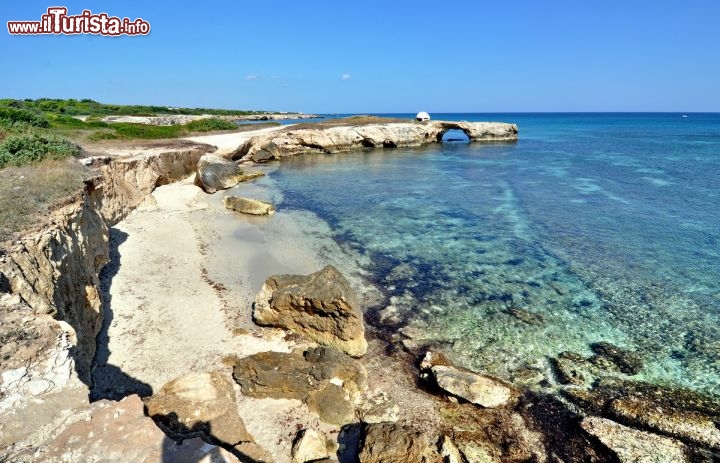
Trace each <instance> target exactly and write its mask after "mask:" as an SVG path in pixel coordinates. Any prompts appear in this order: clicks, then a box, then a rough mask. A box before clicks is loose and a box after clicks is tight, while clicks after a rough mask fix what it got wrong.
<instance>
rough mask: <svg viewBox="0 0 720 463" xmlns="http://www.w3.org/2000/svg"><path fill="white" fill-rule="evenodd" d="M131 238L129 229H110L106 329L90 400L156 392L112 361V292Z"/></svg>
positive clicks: (103, 285)
mask: <svg viewBox="0 0 720 463" xmlns="http://www.w3.org/2000/svg"><path fill="white" fill-rule="evenodd" d="M127 238H128V235H127V233H125V232H122V231H120V230H117V229H115V228H111V229H110V261H109V262H108V264H107V265H105V267H104V268H103V270H102V272H101V273H100V289H101V292H102V305H103V314H104V320H103V325H102V329H101V330H100V333H99V334H98V336H97V350H96V351H95V359H94V362H93V368H92V373H91V374H92V384H91V390H90V401H91V402H94V401H97V400H101V399H110V400H121V399H123V398H125V397H127V396H129V395H132V394H137V395H139V396H140V397H148V396H150V395H152V393H153V390H152V387H151V386H150V385H149V384H147V383H144V382H142V381H139V380H138V379H136V378H133V377H132V376H130V375H128V374H127V373H125V372H124V371H122V369H120V368H118V367H116V366H115V365H111V364H109V363H108V360H109V359H110V348H109V343H110V336H109V329H110V325H111V324H112V321H113V319H114V313H113V308H112V296H111V295H110V288H111V287H112V282H113V278H115V276H116V275H117V273H118V272H119V271H120V266H121V256H120V249H119V248H120V245H121V244H122V243H124V242H125V241H126V240H127Z"/></svg>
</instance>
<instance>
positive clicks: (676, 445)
mask: <svg viewBox="0 0 720 463" xmlns="http://www.w3.org/2000/svg"><path fill="white" fill-rule="evenodd" d="M581 426H582V428H583V429H584V430H585V431H587V432H588V434H590V435H593V436H595V437H597V438H598V439H600V442H602V443H603V445H605V446H607V448H608V449H610V450H611V451H612V452H614V453H615V455H616V456H617V458H618V460H619V461H620V463H635V462H648V463H650V462H652V463H685V462H688V463H689V462H690V459H689V457H688V449H687V447H686V446H685V445H683V444H682V443H680V442H678V441H677V440H675V439H670V438H667V437H662V436H658V435H657V434H651V433H649V432H644V431H638V430H637V429H633V428H629V427H627V426H623V425H621V424H619V423H616V422H614V421H611V420H608V419H605V418H599V417H594V416H593V417H588V418H585V419H584V420H583V421H582V423H581Z"/></svg>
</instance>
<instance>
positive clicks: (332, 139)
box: [233, 121, 518, 162]
mask: <svg viewBox="0 0 720 463" xmlns="http://www.w3.org/2000/svg"><path fill="white" fill-rule="evenodd" d="M448 130H462V131H463V132H465V134H466V135H467V136H468V138H469V139H470V141H473V142H482V141H485V142H487V141H513V140H517V137H518V128H517V126H516V125H515V124H506V123H502V122H451V121H432V122H425V123H416V122H394V123H379V124H362V125H336V126H329V127H327V126H326V127H323V126H320V127H318V128H300V129H293V128H292V127H290V128H289V129H287V130H284V131H275V132H269V133H267V134H262V135H258V136H256V137H252V138H250V139H249V140H248V141H247V142H245V143H244V144H243V145H242V146H240V147H239V148H238V150H237V151H236V152H235V154H234V155H233V158H234V159H242V160H247V161H255V162H265V161H270V160H273V159H280V158H282V157H285V156H294V155H297V154H302V153H338V152H343V151H351V150H355V149H362V148H400V147H411V146H422V145H426V144H429V143H436V142H439V141H441V140H442V136H443V135H444V134H445V133H446V132H447V131H448Z"/></svg>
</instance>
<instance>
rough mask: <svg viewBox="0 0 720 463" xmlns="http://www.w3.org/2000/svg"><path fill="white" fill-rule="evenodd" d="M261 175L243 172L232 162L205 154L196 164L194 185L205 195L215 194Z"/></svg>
mask: <svg viewBox="0 0 720 463" xmlns="http://www.w3.org/2000/svg"><path fill="white" fill-rule="evenodd" d="M262 175H263V174H262V173H261V172H243V171H242V169H241V168H240V166H238V165H237V164H236V163H235V162H233V161H230V160H228V159H225V158H223V157H220V156H216V155H214V154H206V155H204V156H203V157H201V158H200V160H199V161H198V163H197V170H196V172H195V184H196V185H197V186H199V187H200V188H202V189H203V191H205V192H206V193H215V192H216V191H219V190H226V189H228V188H232V187H234V186H235V185H237V184H238V183H240V182H243V181H245V180H249V179H252V178H256V177H261V176H262Z"/></svg>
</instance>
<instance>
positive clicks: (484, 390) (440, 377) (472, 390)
mask: <svg viewBox="0 0 720 463" xmlns="http://www.w3.org/2000/svg"><path fill="white" fill-rule="evenodd" d="M431 371H432V373H433V376H434V377H435V380H436V381H437V383H438V386H440V387H441V388H443V389H444V390H445V391H447V392H449V393H451V394H453V395H456V396H458V397H461V398H463V399H465V400H467V401H468V402H472V403H474V404H477V405H481V406H483V407H485V408H494V407H500V406H503V405H505V404H507V403H509V402H510V401H511V400H512V398H513V396H514V391H513V389H512V388H510V387H509V386H506V385H504V384H503V383H501V382H500V381H498V380H496V379H493V378H490V377H488V376H482V375H478V374H475V373H472V372H469V371H465V370H460V369H457V368H454V367H451V366H444V365H436V366H434V367H432V368H431Z"/></svg>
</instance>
